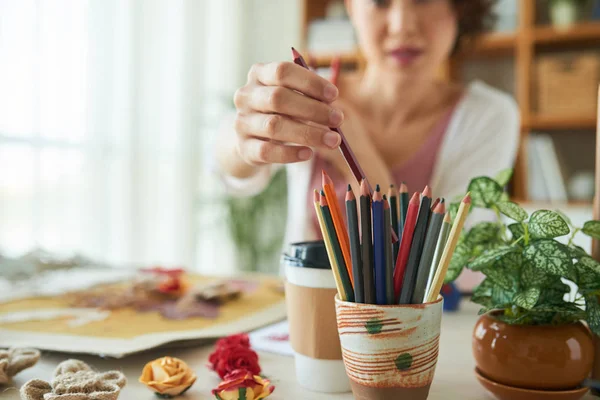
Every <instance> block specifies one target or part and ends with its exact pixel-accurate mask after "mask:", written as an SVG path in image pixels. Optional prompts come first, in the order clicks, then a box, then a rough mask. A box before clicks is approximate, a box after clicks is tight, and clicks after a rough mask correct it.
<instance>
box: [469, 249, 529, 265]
mask: <svg viewBox="0 0 600 400" xmlns="http://www.w3.org/2000/svg"><path fill="white" fill-rule="evenodd" d="M516 251H518V249H517V248H516V247H510V246H502V247H499V248H497V249H494V250H490V251H486V252H485V253H483V254H482V255H480V256H479V257H477V258H476V259H475V260H473V261H472V262H471V263H470V264H469V268H470V269H472V270H473V271H480V270H481V269H482V268H485V267H487V266H488V265H491V264H492V263H494V262H495V261H497V260H500V259H501V258H502V257H504V256H505V255H507V254H509V253H513V252H516Z"/></svg>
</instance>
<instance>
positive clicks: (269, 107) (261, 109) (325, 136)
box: [234, 62, 344, 166]
mask: <svg viewBox="0 0 600 400" xmlns="http://www.w3.org/2000/svg"><path fill="white" fill-rule="evenodd" d="M337 97H338V90H337V88H336V87H335V86H334V85H333V84H331V83H330V82H328V81H327V80H326V79H324V78H322V77H320V76H318V75H317V74H315V73H314V72H311V71H309V70H307V69H305V68H302V67H301V66H299V65H296V64H294V63H291V62H283V63H270V64H256V65H254V66H253V67H252V68H251V69H250V72H249V73H248V82H247V83H246V85H244V86H243V87H241V88H240V89H238V91H237V92H236V93H235V97H234V101H235V106H236V109H237V115H236V119H235V123H234V128H235V131H236V133H237V150H238V153H239V155H240V157H241V158H242V159H243V160H244V161H245V162H246V163H248V164H249V165H252V166H258V165H265V164H273V163H276V164H286V163H294V162H299V161H306V160H308V159H310V158H311V157H312V154H313V151H312V149H311V147H314V148H323V149H335V148H337V147H338V146H339V144H340V140H341V139H340V135H339V134H337V133H336V132H334V131H332V130H330V129H328V128H327V127H338V126H340V125H341V123H342V121H343V120H344V115H343V113H342V112H341V111H340V110H339V109H337V108H335V107H333V106H332V105H331V103H332V102H334V101H335V100H336V99H337Z"/></svg>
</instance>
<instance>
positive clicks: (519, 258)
mask: <svg viewBox="0 0 600 400" xmlns="http://www.w3.org/2000/svg"><path fill="white" fill-rule="evenodd" d="M523 262H524V260H523V255H522V254H521V252H520V251H515V252H511V253H507V254H505V255H503V256H502V257H501V258H500V259H498V260H496V261H495V262H494V265H496V266H497V267H505V268H507V269H508V270H509V271H512V272H511V273H514V272H520V271H521V268H522V267H523Z"/></svg>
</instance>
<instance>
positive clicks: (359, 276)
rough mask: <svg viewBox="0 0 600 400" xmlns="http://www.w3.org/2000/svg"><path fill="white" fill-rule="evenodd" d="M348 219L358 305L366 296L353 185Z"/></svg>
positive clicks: (347, 200) (347, 206) (347, 203)
mask: <svg viewBox="0 0 600 400" xmlns="http://www.w3.org/2000/svg"><path fill="white" fill-rule="evenodd" d="M346 219H347V221H348V234H349V235H350V255H351V257H352V276H353V277H354V279H353V280H354V299H355V301H356V302H357V303H364V302H365V296H364V284H363V273H362V260H361V254H360V251H361V250H360V232H359V230H358V212H357V210H356V197H355V196H354V193H353V192H352V186H351V185H348V191H347V192H346Z"/></svg>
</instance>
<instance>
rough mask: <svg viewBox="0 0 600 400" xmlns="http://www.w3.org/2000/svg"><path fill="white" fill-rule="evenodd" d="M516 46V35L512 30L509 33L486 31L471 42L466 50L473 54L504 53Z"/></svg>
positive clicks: (511, 50)
mask: <svg viewBox="0 0 600 400" xmlns="http://www.w3.org/2000/svg"><path fill="white" fill-rule="evenodd" d="M516 47H517V35H516V33H514V32H509V33H504V32H502V33H488V34H486V35H483V36H481V37H480V38H479V39H477V41H476V42H475V43H474V44H473V47H472V48H470V49H468V50H467V56H468V55H469V54H468V53H472V54H474V55H479V54H485V55H490V54H495V53H499V54H505V53H510V52H513V51H514V50H515V49H516Z"/></svg>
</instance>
